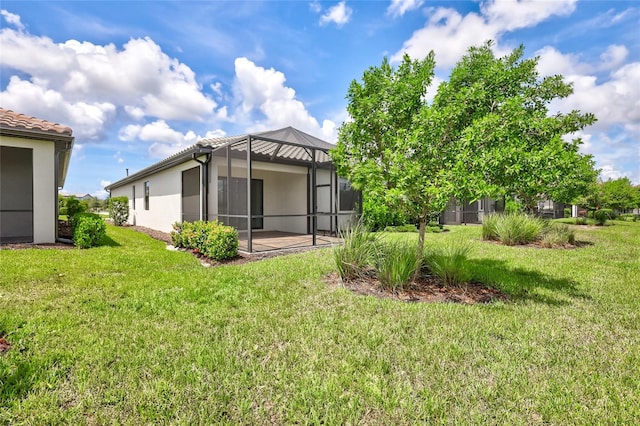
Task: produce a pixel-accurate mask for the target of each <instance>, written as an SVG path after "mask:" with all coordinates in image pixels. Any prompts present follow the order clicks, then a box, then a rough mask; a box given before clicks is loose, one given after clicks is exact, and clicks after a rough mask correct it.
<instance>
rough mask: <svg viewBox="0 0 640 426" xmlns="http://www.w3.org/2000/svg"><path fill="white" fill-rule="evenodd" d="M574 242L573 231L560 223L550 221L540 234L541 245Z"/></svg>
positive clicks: (549, 245)
mask: <svg viewBox="0 0 640 426" xmlns="http://www.w3.org/2000/svg"><path fill="white" fill-rule="evenodd" d="M575 242H576V234H575V232H574V231H573V230H572V229H571V228H569V227H568V226H567V225H565V224H562V223H552V224H551V225H550V226H548V227H547V228H546V229H545V232H544V234H543V235H542V245H543V246H545V247H553V246H564V245H567V244H574V243H575Z"/></svg>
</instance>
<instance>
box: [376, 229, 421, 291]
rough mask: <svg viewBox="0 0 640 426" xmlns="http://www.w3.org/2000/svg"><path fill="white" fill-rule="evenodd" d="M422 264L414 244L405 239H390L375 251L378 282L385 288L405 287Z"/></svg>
mask: <svg viewBox="0 0 640 426" xmlns="http://www.w3.org/2000/svg"><path fill="white" fill-rule="evenodd" d="M421 266H422V259H421V258H420V256H419V255H418V251H417V250H416V246H415V244H413V243H409V242H407V241H403V240H399V241H391V242H385V243H384V244H381V245H380V247H379V250H378V251H377V258H376V270H377V273H378V279H379V280H380V284H381V285H382V287H383V288H385V289H391V290H397V289H402V288H405V287H406V286H407V285H408V284H410V283H411V282H412V281H413V279H414V278H415V276H416V274H417V272H419V270H420V267H421Z"/></svg>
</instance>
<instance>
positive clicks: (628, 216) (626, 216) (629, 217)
mask: <svg viewBox="0 0 640 426" xmlns="http://www.w3.org/2000/svg"><path fill="white" fill-rule="evenodd" d="M618 219H620V220H624V221H625V222H637V221H638V220H640V215H638V214H633V213H623V214H621V215H620V216H619V217H618Z"/></svg>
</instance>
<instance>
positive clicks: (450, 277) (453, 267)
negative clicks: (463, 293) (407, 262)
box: [424, 242, 471, 286]
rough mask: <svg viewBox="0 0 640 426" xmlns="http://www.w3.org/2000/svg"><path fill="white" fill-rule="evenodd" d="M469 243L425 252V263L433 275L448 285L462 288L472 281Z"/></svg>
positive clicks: (454, 244)
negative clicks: (461, 286)
mask: <svg viewBox="0 0 640 426" xmlns="http://www.w3.org/2000/svg"><path fill="white" fill-rule="evenodd" d="M470 250H471V246H470V245H469V243H461V242H456V243H449V244H448V245H445V246H442V247H439V248H437V249H431V250H428V251H426V252H425V257H424V263H425V265H426V266H427V267H428V268H429V270H430V271H431V273H433V274H434V275H436V276H437V277H439V278H440V279H441V280H442V281H443V282H444V283H445V284H446V285H450V286H451V285H455V286H460V285H462V284H464V283H466V282H469V280H470V279H471V269H470V267H469V262H468V255H469V251H470Z"/></svg>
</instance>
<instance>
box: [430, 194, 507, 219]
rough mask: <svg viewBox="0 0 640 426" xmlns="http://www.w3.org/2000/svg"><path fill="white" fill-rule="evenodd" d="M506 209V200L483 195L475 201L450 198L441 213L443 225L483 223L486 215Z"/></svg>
mask: <svg viewBox="0 0 640 426" xmlns="http://www.w3.org/2000/svg"><path fill="white" fill-rule="evenodd" d="M503 211H504V202H503V201H502V200H494V199H492V198H490V197H483V198H480V199H479V200H477V201H474V202H468V201H464V202H461V201H458V200H456V199H455V198H452V199H451V200H449V203H448V204H447V207H446V209H445V210H444V211H443V212H442V214H441V215H440V223H442V224H443V225H460V224H463V223H482V219H483V218H484V216H485V215H487V214H489V213H495V212H503Z"/></svg>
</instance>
